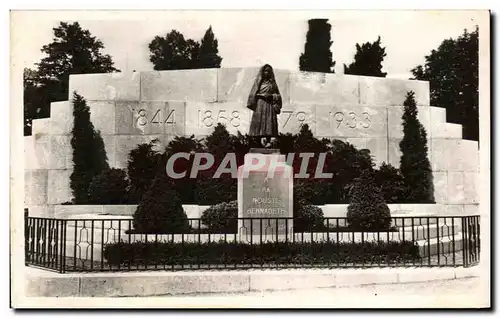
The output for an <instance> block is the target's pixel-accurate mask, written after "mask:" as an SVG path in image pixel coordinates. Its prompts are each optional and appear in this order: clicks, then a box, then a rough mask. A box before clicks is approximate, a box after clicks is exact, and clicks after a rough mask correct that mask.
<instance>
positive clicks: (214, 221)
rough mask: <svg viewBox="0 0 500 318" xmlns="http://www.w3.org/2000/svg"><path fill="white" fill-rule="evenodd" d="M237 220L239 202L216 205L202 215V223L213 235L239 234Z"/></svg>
mask: <svg viewBox="0 0 500 318" xmlns="http://www.w3.org/2000/svg"><path fill="white" fill-rule="evenodd" d="M237 218H238V202H237V201H231V202H227V203H226V202H223V203H219V204H216V205H214V206H211V207H210V208H208V209H206V210H205V211H203V213H202V214H201V222H202V223H203V224H204V225H205V226H206V227H207V228H208V230H209V232H213V233H237V232H238V220H237Z"/></svg>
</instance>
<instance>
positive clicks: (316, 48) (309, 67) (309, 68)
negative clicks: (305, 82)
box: [299, 19, 335, 73]
mask: <svg viewBox="0 0 500 318" xmlns="http://www.w3.org/2000/svg"><path fill="white" fill-rule="evenodd" d="M308 25H309V29H308V31H307V34H306V43H305V45H304V53H302V54H301V55H300V58H299V68H300V70H301V71H305V72H324V73H334V70H333V68H334V66H335V62H334V61H333V59H332V52H331V51H330V46H331V45H332V43H333V42H332V41H331V36H330V31H331V29H332V26H331V25H330V23H328V19H311V20H309V21H308Z"/></svg>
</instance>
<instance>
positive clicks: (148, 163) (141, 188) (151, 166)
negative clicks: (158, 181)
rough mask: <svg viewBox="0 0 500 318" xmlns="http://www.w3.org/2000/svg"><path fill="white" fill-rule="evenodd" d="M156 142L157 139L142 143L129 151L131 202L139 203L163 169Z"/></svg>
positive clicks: (129, 197)
mask: <svg viewBox="0 0 500 318" xmlns="http://www.w3.org/2000/svg"><path fill="white" fill-rule="evenodd" d="M156 143H157V140H156V139H155V140H153V141H151V142H150V143H143V144H140V145H138V146H137V147H136V148H135V149H133V150H132V151H131V152H130V153H129V156H128V162H127V172H128V178H129V179H130V186H129V189H128V201H129V203H139V201H140V199H141V198H142V196H143V195H144V193H146V191H147V190H148V189H149V187H150V185H151V182H152V181H153V179H154V177H155V176H156V174H157V173H158V172H159V170H160V169H161V164H160V163H161V154H160V153H159V152H158V151H156V150H155V149H154V147H155V145H156Z"/></svg>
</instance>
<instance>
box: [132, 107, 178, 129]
mask: <svg viewBox="0 0 500 318" xmlns="http://www.w3.org/2000/svg"><path fill="white" fill-rule="evenodd" d="M152 114H153V115H152V116H151V114H148V112H147V110H145V109H143V108H142V109H139V110H137V112H136V111H135V109H132V116H133V117H135V118H137V119H136V124H137V125H138V126H146V125H147V124H158V125H161V124H170V125H174V124H175V109H172V110H170V111H169V112H168V114H166V116H164V114H163V113H162V110H161V109H157V110H156V111H154V112H152Z"/></svg>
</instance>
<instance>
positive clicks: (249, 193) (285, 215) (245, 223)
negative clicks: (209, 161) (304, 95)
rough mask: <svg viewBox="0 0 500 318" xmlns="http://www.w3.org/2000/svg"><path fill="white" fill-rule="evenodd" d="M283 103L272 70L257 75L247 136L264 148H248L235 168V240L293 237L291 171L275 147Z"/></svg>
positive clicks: (265, 67)
mask: <svg viewBox="0 0 500 318" xmlns="http://www.w3.org/2000/svg"><path fill="white" fill-rule="evenodd" d="M281 107H282V100H281V94H280V92H279V88H278V85H277V84H276V80H275V77H274V72H273V68H272V67H271V66H270V65H268V64H266V65H264V66H262V67H261V68H260V70H259V73H258V74H257V76H256V79H255V81H254V84H253V86H252V89H251V91H250V95H249V97H248V102H247V108H249V109H251V110H252V111H253V114H252V118H251V121H250V129H249V133H248V135H249V136H250V137H251V138H253V139H254V144H255V143H257V144H258V143H260V145H262V146H263V147H264V148H251V150H250V153H248V154H247V155H246V156H245V162H244V164H243V165H242V166H241V167H240V168H239V169H238V217H239V218H241V219H240V220H239V222H238V238H239V240H242V241H250V242H252V241H259V242H260V241H263V240H265V241H278V240H284V239H287V238H288V239H289V238H290V237H291V235H293V220H292V219H291V218H292V217H293V170H292V167H291V166H289V165H287V163H286V162H285V156H284V155H281V154H280V151H279V149H276V148H272V147H275V146H276V145H277V137H278V116H277V115H278V114H279V113H280V112H281Z"/></svg>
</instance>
